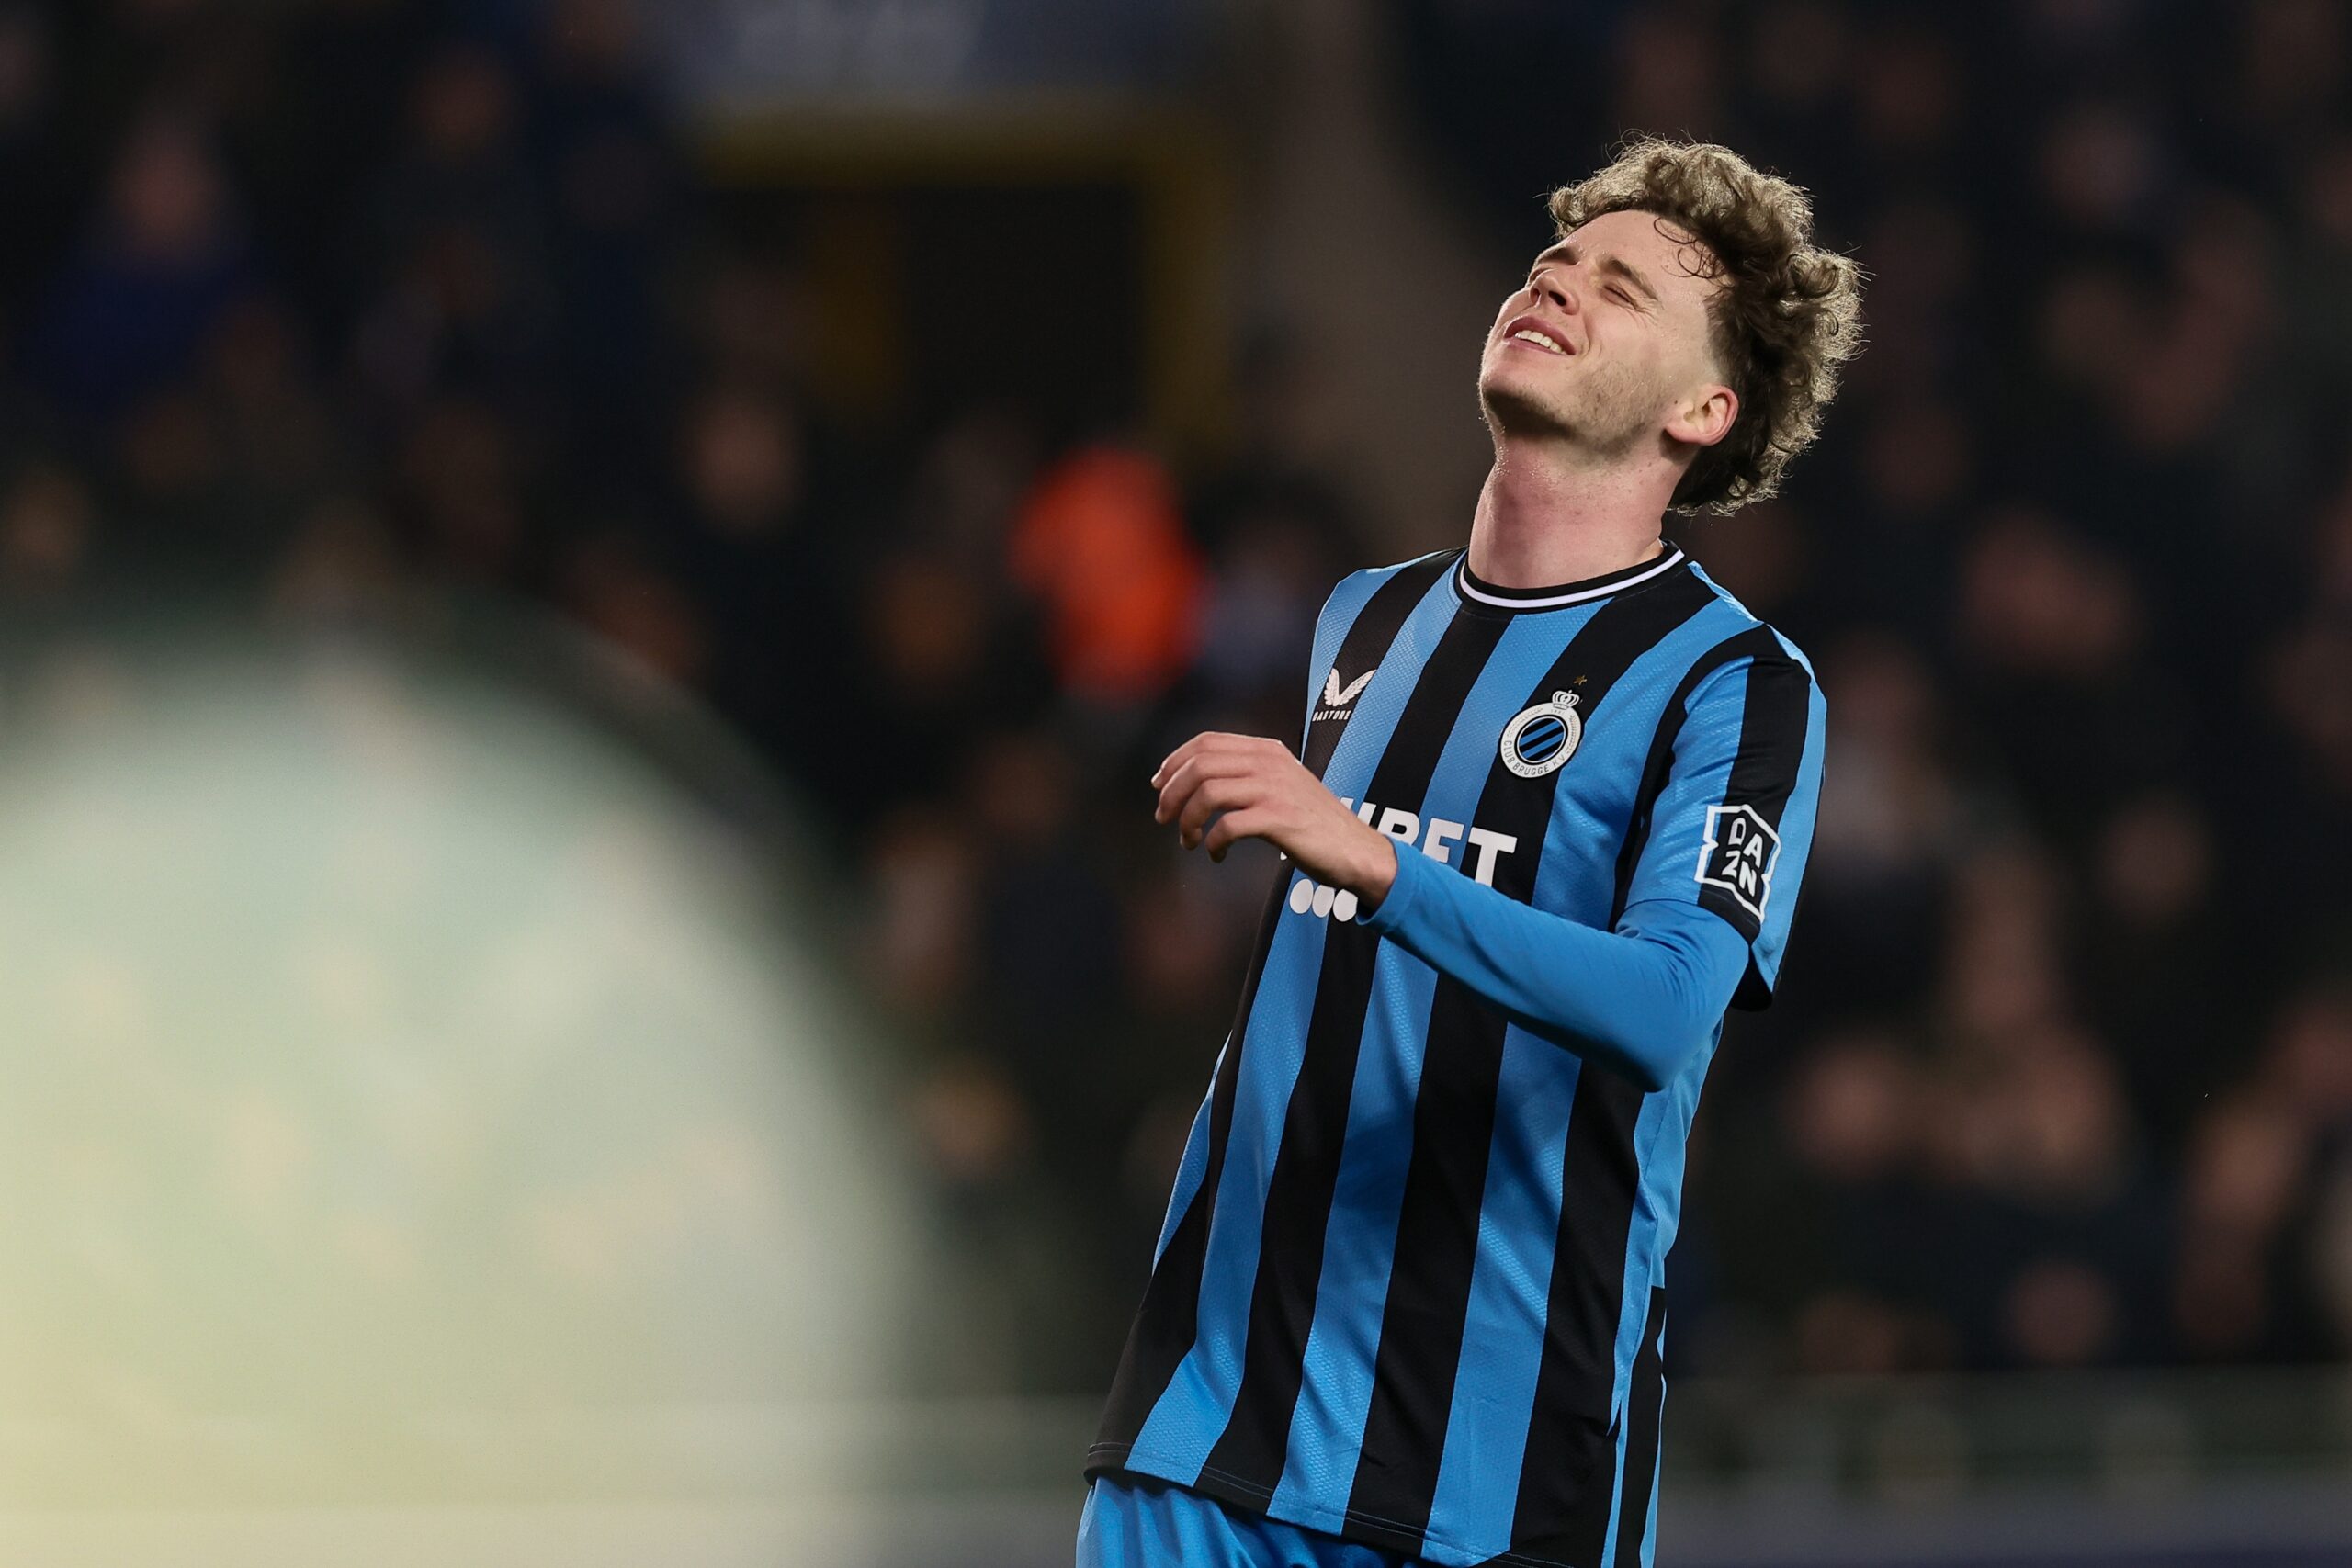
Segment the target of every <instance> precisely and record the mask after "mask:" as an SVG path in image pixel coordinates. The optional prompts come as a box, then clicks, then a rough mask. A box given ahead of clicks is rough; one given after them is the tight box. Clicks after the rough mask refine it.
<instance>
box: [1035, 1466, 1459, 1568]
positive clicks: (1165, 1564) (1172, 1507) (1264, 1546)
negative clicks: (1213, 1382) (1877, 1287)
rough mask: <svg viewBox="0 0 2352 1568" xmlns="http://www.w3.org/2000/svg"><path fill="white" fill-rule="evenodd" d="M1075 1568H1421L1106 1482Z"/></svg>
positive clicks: (1387, 1554) (1156, 1491)
mask: <svg viewBox="0 0 2352 1568" xmlns="http://www.w3.org/2000/svg"><path fill="white" fill-rule="evenodd" d="M1078 1568H1422V1565H1421V1563H1420V1562H1419V1561H1418V1560H1416V1559H1413V1558H1408V1557H1402V1556H1399V1555H1398V1554H1397V1553H1396V1552H1393V1551H1382V1550H1381V1549H1380V1548H1378V1547H1376V1546H1364V1545H1362V1544H1360V1543H1358V1542H1354V1541H1347V1540H1340V1539H1339V1538H1338V1537H1336V1536H1330V1535H1326V1534H1324V1533H1323V1532H1322V1531H1320V1530H1308V1529H1299V1528H1298V1527H1297V1526H1296V1525H1286V1524H1283V1523H1282V1522H1281V1521H1280V1520H1278V1519H1269V1518H1266V1517H1263V1516H1261V1515H1257V1514H1244V1513H1235V1512H1231V1511H1229V1510H1227V1509H1226V1508H1224V1507H1222V1506H1219V1505H1218V1504H1216V1502H1215V1501H1213V1500H1212V1499H1210V1498H1207V1497H1203V1496H1200V1495H1197V1494H1194V1493H1192V1492H1187V1491H1185V1490H1183V1489H1182V1487H1179V1486H1174V1485H1170V1484H1168V1483H1162V1482H1152V1481H1133V1482H1130V1481H1122V1480H1121V1479H1119V1478H1118V1477H1116V1476H1110V1475H1106V1476H1103V1477H1102V1478H1101V1479H1099V1480H1097V1481H1096V1482H1095V1483H1094V1484H1093V1485H1092V1486H1091V1487H1089V1488H1088V1489H1087V1493H1086V1508H1085V1511H1084V1512H1083V1513H1081V1514H1080V1516H1079V1519H1078Z"/></svg>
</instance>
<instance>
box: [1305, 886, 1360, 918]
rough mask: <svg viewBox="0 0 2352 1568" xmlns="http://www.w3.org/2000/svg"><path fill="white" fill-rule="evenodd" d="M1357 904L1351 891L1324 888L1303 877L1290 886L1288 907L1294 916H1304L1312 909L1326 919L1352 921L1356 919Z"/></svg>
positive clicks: (1343, 888) (1342, 888)
mask: <svg viewBox="0 0 2352 1568" xmlns="http://www.w3.org/2000/svg"><path fill="white" fill-rule="evenodd" d="M1357 902H1358V900H1357V898H1356V896H1355V894H1354V892H1353V891H1352V890H1351V889H1349V888H1345V887H1341V888H1337V889H1334V888H1329V887H1326V886H1323V885H1322V884H1321V883H1319V882H1313V881H1309V880H1308V879H1307V878H1306V877H1304V876H1302V877H1300V878H1299V879H1298V880H1297V881H1295V882H1293V883H1292V884H1291V885H1290V907H1291V909H1292V912H1293V913H1295V914H1301V915H1304V914H1306V912H1307V911H1308V910H1310V909H1312V910H1313V911H1314V912H1315V913H1316V914H1317V915H1318V916H1321V917H1324V918H1327V919H1335V920H1352V919H1355V918H1356V905H1357Z"/></svg>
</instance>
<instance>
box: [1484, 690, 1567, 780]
mask: <svg viewBox="0 0 2352 1568" xmlns="http://www.w3.org/2000/svg"><path fill="white" fill-rule="evenodd" d="M1582 739H1584V720H1583V718H1582V717H1580V716H1578V715H1577V694H1575V693H1574V692H1555V693H1553V694H1552V700H1551V701H1550V702H1547V703H1537V704H1536V705H1534V706H1533V707H1532V708H1524V709H1521V712H1520V714H1519V716H1518V717H1516V718H1514V719H1512V720H1511V721H1510V723H1509V724H1506V725H1504V726H1503V744H1502V754H1503V766H1504V767H1506V768H1509V769H1510V771H1511V772H1512V773H1517V774H1518V775H1519V776H1520V777H1521V778H1523V779H1540V778H1542V777H1543V776H1544V774H1545V773H1558V772H1559V771H1560V770H1561V769H1562V768H1563V767H1566V765H1567V761H1568V759H1569V758H1570V757H1573V756H1575V755H1576V751H1577V742H1578V741H1580V740H1582Z"/></svg>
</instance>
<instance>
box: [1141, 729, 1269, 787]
mask: <svg viewBox="0 0 2352 1568" xmlns="http://www.w3.org/2000/svg"><path fill="white" fill-rule="evenodd" d="M1263 739H1264V737H1262V736H1257V735H1235V734H1233V733H1232V732H1231V731H1229V730H1223V729H1204V730H1202V731H1201V732H1200V733H1199V734H1198V735H1195V736H1193V738H1192V739H1190V740H1187V741H1185V742H1184V744H1182V746H1179V747H1177V748H1176V750H1173V751H1170V752H1169V753H1168V755H1167V756H1165V757H1163V758H1161V759H1160V761H1159V767H1158V768H1157V769H1156V770H1154V772H1153V773H1152V775H1151V787H1152V788H1154V789H1159V788H1161V787H1162V786H1164V785H1165V784H1166V783H1167V781H1168V780H1169V778H1170V776H1172V775H1173V774H1174V773H1175V771H1176V770H1177V769H1178V768H1180V767H1182V765H1183V764H1184V763H1186V762H1188V761H1192V760H1193V758H1196V757H1201V756H1205V755H1230V754H1232V753H1234V752H1236V751H1243V750H1249V749H1250V748H1253V747H1255V746H1257V745H1258V744H1259V743H1260V742H1261V740H1263ZM1273 744H1274V745H1277V746H1280V745H1281V744H1282V742H1280V741H1275V742H1273ZM1283 750H1284V751H1285V752H1287V751H1288V750H1289V749H1288V748H1287V747H1284V748H1283Z"/></svg>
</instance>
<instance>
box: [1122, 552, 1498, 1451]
mask: <svg viewBox="0 0 2352 1568" xmlns="http://www.w3.org/2000/svg"><path fill="white" fill-rule="evenodd" d="M1451 564H1452V563H1451V562H1450V561H1448V560H1445V559H1442V558H1440V559H1437V560H1434V561H1420V562H1415V563H1413V564H1412V565H1410V566H1407V567H1404V568H1401V569H1399V570H1397V571H1394V572H1392V573H1390V574H1389V576H1388V578H1387V580H1386V581H1384V582H1382V583H1381V584H1380V585H1379V586H1378V587H1377V588H1376V589H1374V591H1373V592H1372V593H1371V595H1370V596H1369V597H1368V598H1366V599H1365V600H1364V601H1363V608H1362V609H1361V610H1360V611H1359V612H1358V613H1357V614H1356V615H1355V617H1354V618H1353V620H1352V621H1351V622H1350V623H1349V625H1348V626H1347V630H1346V632H1345V633H1344V635H1343V636H1342V637H1341V638H1340V642H1339V646H1338V648H1337V649H1335V650H1334V659H1335V660H1337V661H1339V662H1340V663H1342V664H1343V665H1344V666H1345V667H1346V668H1347V669H1349V670H1350V671H1354V670H1356V669H1358V668H1364V669H1369V668H1373V667H1375V666H1377V665H1378V663H1379V662H1380V657H1381V655H1382V654H1383V653H1385V651H1386V650H1387V648H1388V645H1389V644H1390V643H1391V642H1392V641H1394V640H1395V638H1396V636H1397V631H1398V630H1399V629H1400V628H1401V627H1402V626H1404V624H1405V617H1406V616H1407V615H1409V614H1411V612H1412V610H1413V607H1414V606H1415V605H1416V604H1419V602H1420V600H1421V599H1422V597H1423V596H1424V595H1425V594H1427V592H1429V589H1430V583H1431V582H1433V581H1435V580H1436V579H1437V577H1438V575H1439V574H1440V573H1441V572H1442V571H1443V570H1445V568H1446V567H1447V566H1449V565H1451ZM1317 640H1318V641H1320V640H1321V639H1320V638H1319V637H1318V639H1317ZM1350 678H1351V679H1352V675H1351V677H1350ZM1307 703H1308V711H1309V712H1310V713H1311V712H1312V711H1313V706H1314V695H1313V692H1312V691H1311V690H1310V692H1309V694H1308V698H1307ZM1340 728H1341V726H1340V725H1338V724H1324V725H1313V724H1310V725H1309V726H1308V732H1307V735H1306V739H1303V740H1302V741H1301V743H1300V744H1301V750H1302V751H1303V752H1304V753H1305V755H1306V761H1307V764H1308V765H1309V766H1310V767H1314V768H1316V769H1317V771H1318V772H1319V771H1320V770H1321V768H1322V767H1324V766H1328V765H1329V761H1330V759H1331V750H1332V749H1333V748H1334V747H1335V746H1337V745H1338V743H1339V732H1340ZM1289 883H1290V876H1289V874H1288V871H1287V868H1285V870H1284V872H1283V874H1280V875H1278V876H1276V878H1275V879H1274V886H1273V887H1272V890H1271V891H1270V892H1269V893H1268V894H1267V896H1266V908H1265V913H1264V915H1263V917H1262V918H1261V919H1260V921H1259V925H1258V937H1257V941H1256V942H1255V944H1254V945H1253V946H1252V948H1251V950H1250V967H1249V971H1248V973H1247V974H1246V975H1245V976H1243V979H1242V983H1241V1000H1240V1003H1239V1005H1238V1007H1237V1008H1236V1010H1235V1012H1234V1022H1233V1032H1232V1033H1231V1034H1230V1035H1229V1036H1228V1037H1227V1043H1226V1047H1225V1055H1224V1058H1223V1060H1222V1063H1221V1065H1220V1066H1219V1068H1218V1070H1217V1073H1216V1077H1215V1078H1214V1080H1213V1081H1212V1083H1211V1086H1210V1089H1209V1101H1208V1103H1209V1114H1208V1119H1207V1126H1206V1132H1207V1134H1208V1151H1207V1155H1206V1157H1205V1158H1204V1160H1203V1162H1202V1168H1203V1175H1202V1179H1201V1184H1200V1187H1199V1189H1198V1190H1196V1191H1195V1192H1194V1193H1193V1201H1192V1202H1191V1203H1190V1204H1189V1205H1187V1206H1186V1208H1185V1211H1184V1215H1183V1218H1182V1219H1181V1220H1179V1221H1177V1222H1176V1223H1175V1225H1174V1228H1173V1229H1172V1230H1170V1232H1169V1235H1168V1239H1167V1241H1166V1242H1165V1243H1164V1244H1163V1245H1162V1246H1161V1247H1160V1255H1159V1259H1158V1261H1157V1262H1155V1263H1154V1264H1153V1266H1152V1272H1151V1280H1150V1283H1149V1284H1148V1285H1147V1286H1146V1287H1145V1289H1144V1298H1143V1305H1142V1307H1141V1308H1140V1309H1138V1310H1137V1312H1136V1321H1135V1323H1134V1325H1133V1326H1132V1327H1131V1328H1130V1329H1129V1330H1128V1333H1127V1346H1126V1349H1125V1352H1124V1353H1123V1354H1122V1355H1121V1356H1120V1358H1119V1370H1118V1371H1117V1373H1116V1375H1115V1376H1114V1379H1113V1380H1112V1384H1111V1397H1110V1401H1109V1404H1108V1406H1107V1408H1106V1409H1105V1411H1104V1414H1103V1427H1102V1431H1101V1433H1100V1434H1099V1436H1098V1437H1097V1438H1096V1442H1095V1447H1096V1448H1097V1449H1102V1448H1108V1447H1119V1448H1124V1447H1125V1446H1126V1445H1129V1444H1132V1443H1133V1442H1134V1441H1135V1440H1136V1438H1137V1437H1138V1436H1139V1435H1141V1433H1142V1431H1143V1427H1144V1423H1145V1421H1146V1420H1147V1419H1148V1417H1149V1416H1150V1414H1151V1411H1152V1407H1153V1406H1154V1405H1155V1404H1158V1402H1159V1397H1160V1395H1161V1394H1162V1393H1165V1392H1166V1391H1167V1388H1168V1384H1169V1382H1170V1380H1171V1379H1173V1377H1174V1376H1175V1373H1176V1367H1177V1364H1178V1362H1180V1361H1181V1360H1182V1359H1183V1357H1184V1356H1185V1355H1186V1354H1187V1353H1188V1352H1189V1351H1190V1350H1191V1349H1192V1348H1193V1341H1194V1338H1195V1337H1196V1334H1197V1326H1198V1313H1199V1304H1200V1293H1201V1283H1202V1278H1203V1273H1204V1266H1205V1263H1206V1259H1207V1253H1208V1236H1209V1222H1210V1219H1211V1216H1212V1215H1213V1214H1214V1213H1215V1211H1216V1190H1217V1183H1218V1179H1220V1177H1222V1175H1223V1174H1224V1168H1225V1156H1226V1149H1227V1144H1228V1143H1229V1141H1230V1134H1231V1130H1232V1126H1233V1106H1234V1097H1235V1094H1236V1092H1237V1090H1238V1085H1239V1080H1240V1070H1241V1055H1242V1041H1243V1037H1244V1034H1245V1032H1246V1031H1247V1028H1248V1025H1249V1021H1250V1012H1251V1010H1252V1009H1253V1006H1254V1004H1255V1002H1256V1000H1257V995H1258V985H1259V980H1260V978H1261V976H1263V975H1264V973H1265V967H1266V962H1267V959H1268V958H1269V957H1270V956H1271V955H1272V951H1273V942H1274V932H1275V928H1276V924H1277V922H1278V921H1279V919H1280V918H1281V916H1282V912H1283V896H1284V894H1285V893H1287V892H1288V890H1289ZM1186 1157H1187V1159H1188V1160H1189V1158H1190V1151H1189V1150H1188V1151H1187V1156H1186Z"/></svg>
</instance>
